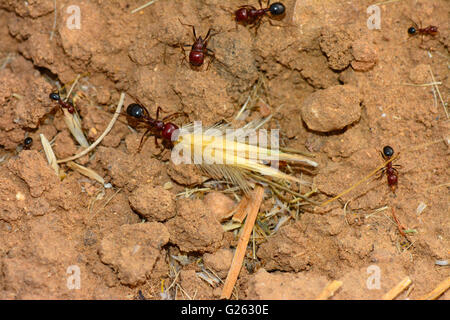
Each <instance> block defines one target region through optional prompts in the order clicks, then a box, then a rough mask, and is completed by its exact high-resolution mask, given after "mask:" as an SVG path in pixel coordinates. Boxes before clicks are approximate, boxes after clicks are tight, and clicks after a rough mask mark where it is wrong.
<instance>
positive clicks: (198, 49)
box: [179, 20, 217, 70]
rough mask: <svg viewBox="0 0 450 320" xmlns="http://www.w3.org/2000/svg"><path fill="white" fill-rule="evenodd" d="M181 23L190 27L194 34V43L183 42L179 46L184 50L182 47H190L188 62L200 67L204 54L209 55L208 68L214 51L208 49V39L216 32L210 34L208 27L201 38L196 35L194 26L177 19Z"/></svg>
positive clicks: (213, 57)
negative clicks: (204, 35) (183, 43)
mask: <svg viewBox="0 0 450 320" xmlns="http://www.w3.org/2000/svg"><path fill="white" fill-rule="evenodd" d="M179 21H180V23H181V24H182V25H185V26H189V27H192V33H193V35H194V43H193V44H185V45H183V46H182V47H181V49H182V50H183V52H184V47H191V52H190V53H189V63H190V64H191V66H193V67H200V66H202V65H203V62H204V61H205V56H210V57H211V60H210V61H209V63H208V67H207V68H206V70H208V69H209V65H210V64H211V62H212V61H214V59H215V55H214V51H212V50H210V49H208V48H207V47H208V41H209V39H211V37H212V36H214V35H216V34H217V33H216V34H211V31H212V30H213V29H212V28H209V29H208V32H207V33H206V37H205V38H204V39H203V38H202V37H201V36H199V37H197V34H196V33H195V27H194V26H193V25H191V24H185V23H183V22H181V20H179ZM183 59H186V54H185V55H184V58H183Z"/></svg>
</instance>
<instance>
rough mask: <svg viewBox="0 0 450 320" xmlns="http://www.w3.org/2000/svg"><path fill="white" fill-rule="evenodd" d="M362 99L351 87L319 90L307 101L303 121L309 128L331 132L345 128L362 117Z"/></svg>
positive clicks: (303, 107)
mask: <svg viewBox="0 0 450 320" xmlns="http://www.w3.org/2000/svg"><path fill="white" fill-rule="evenodd" d="M360 103H361V98H360V94H359V91H358V89H357V88H355V87H353V86H351V85H343V86H333V87H330V88H328V89H324V90H319V91H316V92H314V93H313V94H311V95H310V96H309V97H308V98H306V99H305V101H304V102H303V106H302V109H301V111H302V119H303V121H305V123H306V125H307V126H308V128H310V129H311V130H314V131H319V132H330V131H336V130H340V129H343V128H345V127H346V126H348V125H350V124H352V123H354V122H355V121H357V120H359V118H360V117H361V106H360Z"/></svg>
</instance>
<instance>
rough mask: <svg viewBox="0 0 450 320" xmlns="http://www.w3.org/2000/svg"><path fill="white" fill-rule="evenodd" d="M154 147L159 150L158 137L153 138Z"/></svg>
mask: <svg viewBox="0 0 450 320" xmlns="http://www.w3.org/2000/svg"><path fill="white" fill-rule="evenodd" d="M155 146H156V147H157V148H159V144H158V137H157V136H155Z"/></svg>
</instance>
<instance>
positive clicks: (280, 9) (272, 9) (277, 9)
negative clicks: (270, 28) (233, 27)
mask: <svg viewBox="0 0 450 320" xmlns="http://www.w3.org/2000/svg"><path fill="white" fill-rule="evenodd" d="M258 2H259V6H260V9H256V8H255V7H254V6H251V5H245V6H241V7H239V9H238V10H236V11H235V12H234V15H235V19H236V22H238V23H242V24H244V25H252V26H254V27H256V31H255V32H258V28H259V25H260V24H261V21H262V17H263V16H265V15H266V14H268V13H270V16H271V17H275V16H278V17H281V16H282V15H283V14H284V13H285V11H286V7H285V6H284V4H282V3H281V2H275V3H272V4H271V5H270V6H269V4H270V0H268V1H267V7H266V8H263V7H262V3H261V0H258ZM269 22H270V20H269Z"/></svg>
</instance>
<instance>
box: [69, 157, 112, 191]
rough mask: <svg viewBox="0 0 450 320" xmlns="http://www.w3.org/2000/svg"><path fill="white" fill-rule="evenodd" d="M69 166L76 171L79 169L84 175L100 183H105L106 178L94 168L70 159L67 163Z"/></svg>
mask: <svg viewBox="0 0 450 320" xmlns="http://www.w3.org/2000/svg"><path fill="white" fill-rule="evenodd" d="M67 166H68V167H69V168H70V169H72V170H75V171H78V172H79V173H81V174H82V175H84V176H86V177H88V178H91V179H93V180H95V181H97V182H99V183H101V184H102V185H104V184H105V179H103V178H102V177H101V176H100V175H99V174H98V173H97V172H95V171H94V170H92V169H89V168H86V167H84V166H82V165H79V164H78V163H75V162H73V161H69V162H68V163H67Z"/></svg>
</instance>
